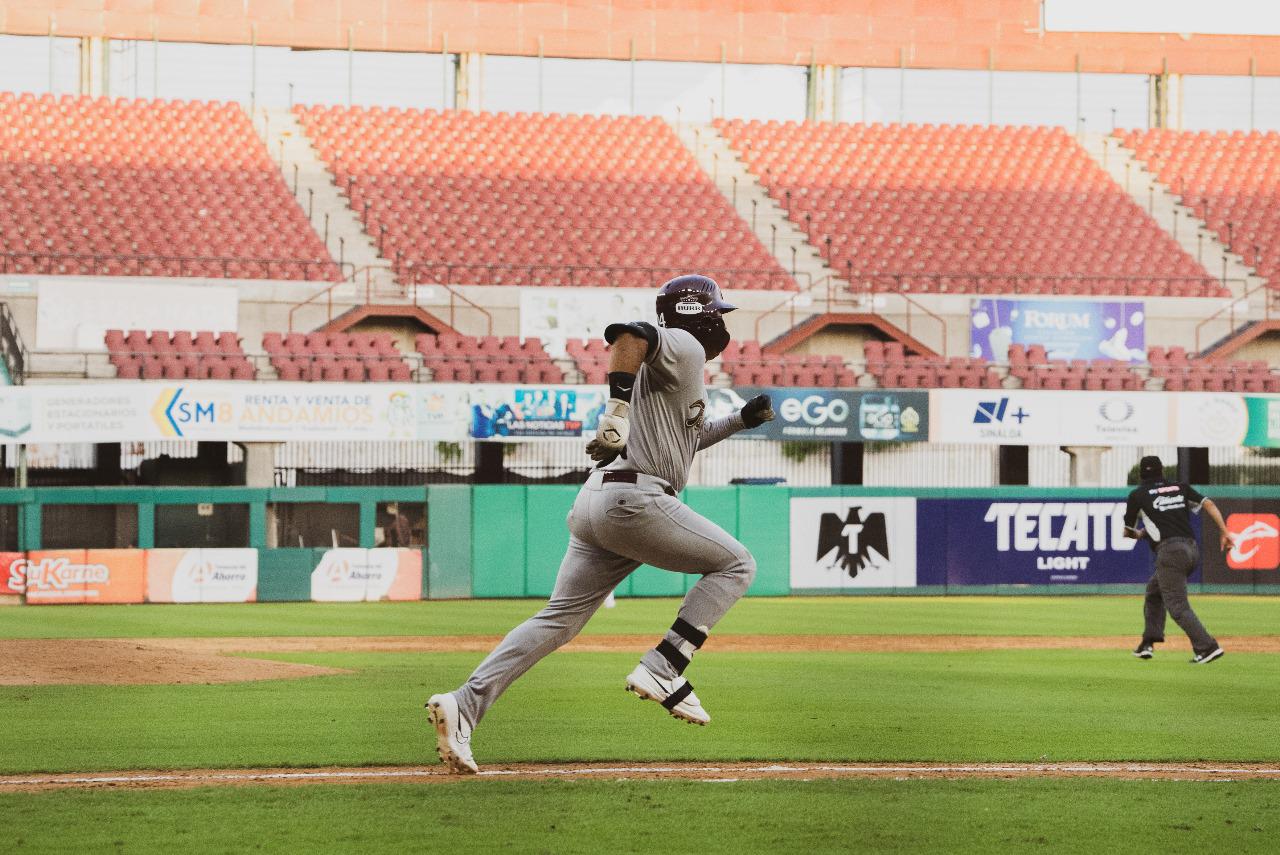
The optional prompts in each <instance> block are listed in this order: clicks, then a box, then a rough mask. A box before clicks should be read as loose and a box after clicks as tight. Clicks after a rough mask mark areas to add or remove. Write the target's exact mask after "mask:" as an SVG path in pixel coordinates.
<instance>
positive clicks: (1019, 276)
mask: <svg viewBox="0 0 1280 855" xmlns="http://www.w3.org/2000/svg"><path fill="white" fill-rule="evenodd" d="M843 278H844V280H845V281H846V282H848V283H849V286H850V289H851V290H852V291H854V292H863V293H869V294H902V293H906V292H912V293H916V294H973V295H991V296H1002V295H1010V294H1012V295H1027V296H1036V297H1043V296H1053V297H1220V296H1221V295H1222V290H1223V289H1224V288H1230V286H1231V285H1238V286H1239V287H1240V288H1241V289H1243V288H1244V287H1245V280H1243V279H1219V278H1217V277H1213V276H1099V275H1092V274H1081V275H1074V274H1072V275H1060V274H1059V275H1049V274H1045V275H1041V274H1036V273H901V272H879V273H875V272H863V271H855V270H853V268H852V265H851V263H850V264H846V266H845V272H844V276H843ZM1183 291H1186V292H1192V291H1194V292H1195V293H1180V292H1183Z"/></svg>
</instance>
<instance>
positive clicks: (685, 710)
mask: <svg viewBox="0 0 1280 855" xmlns="http://www.w3.org/2000/svg"><path fill="white" fill-rule="evenodd" d="M627 691H628V692H630V693H631V694H633V695H635V696H636V697H638V698H640V699H641V700H645V701H657V702H658V703H660V704H662V706H663V708H664V709H666V711H667V712H669V713H671V714H672V715H673V716H675V717H676V718H678V719H680V720H681V721H687V722H689V723H690V724H704V725H705V724H707V723H708V722H710V721H711V716H710V715H709V714H708V713H707V711H706V710H704V709H703V708H702V702H701V701H699V700H698V696H697V695H695V694H694V693H693V686H692V685H690V683H689V681H688V680H686V679H685V678H684V677H676V678H675V679H674V680H666V679H663V678H662V677H659V676H658V675H657V674H655V673H653V672H652V671H650V670H649V669H648V668H646V667H645V665H644V663H643V662H641V663H640V664H639V665H637V666H636V668H635V670H634V671H632V672H631V673H630V674H629V675H628V676H627Z"/></svg>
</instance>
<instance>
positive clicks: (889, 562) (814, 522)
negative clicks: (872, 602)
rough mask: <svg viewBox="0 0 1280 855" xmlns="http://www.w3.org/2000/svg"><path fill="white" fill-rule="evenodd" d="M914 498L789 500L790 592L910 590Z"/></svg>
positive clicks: (913, 578)
mask: <svg viewBox="0 0 1280 855" xmlns="http://www.w3.org/2000/svg"><path fill="white" fill-rule="evenodd" d="M915 586H916V500H915V499H900V498H878V497H851V496H846V497H838V498H800V499H792V500H791V588H792V589H793V590H815V589H827V590H829V589H847V588H914V587H915Z"/></svg>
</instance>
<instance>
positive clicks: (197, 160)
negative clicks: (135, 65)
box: [0, 92, 341, 280]
mask: <svg viewBox="0 0 1280 855" xmlns="http://www.w3.org/2000/svg"><path fill="white" fill-rule="evenodd" d="M5 272H7V273H46V274H66V275H89V274H93V275H109V276H199V277H228V278H250V279H310V280H338V279H340V278H341V277H340V276H339V271H338V268H337V265H335V264H334V263H333V261H332V260H331V259H330V257H329V254H328V253H327V252H326V251H325V248H324V245H323V244H322V243H321V242H320V239H319V237H318V236H317V235H316V234H315V232H314V231H312V229H311V227H310V226H309V225H308V223H307V219H306V216H305V215H304V214H303V212H302V210H301V208H299V207H298V204H297V203H296V202H295V201H294V200H293V198H292V196H291V195H290V194H289V192H288V189H287V188H286V186H285V184H284V181H283V179H282V177H281V175H280V173H279V171H278V170H277V169H276V168H275V166H274V165H273V164H272V163H271V159H270V157H269V156H268V154H267V151H266V148H265V147H264V146H263V145H262V143H261V142H260V141H259V140H258V137H257V136H256V135H255V134H254V131H253V128H252V126H251V125H250V124H249V119H248V117H247V116H246V115H245V113H244V112H243V110H242V109H241V108H240V107H239V106H238V105H235V104H220V103H217V102H213V103H203V102H195V101H193V102H181V101H172V102H166V101H144V100H136V101H135V100H125V99H122V98H121V99H116V100H115V101H111V100H109V99H106V98H82V97H73V96H69V95H64V96H61V97H59V98H56V99H55V98H54V97H53V96H49V95H43V96H39V97H37V96H34V95H31V94H29V93H24V94H22V95H14V94H12V93H8V92H0V273H5Z"/></svg>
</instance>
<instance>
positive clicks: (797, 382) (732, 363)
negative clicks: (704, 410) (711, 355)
mask: <svg viewBox="0 0 1280 855" xmlns="http://www.w3.org/2000/svg"><path fill="white" fill-rule="evenodd" d="M721 365H722V368H723V370H724V372H725V373H726V374H727V375H729V382H730V384H731V385H734V386H820V387H825V388H836V387H851V386H854V385H856V384H857V380H858V378H857V375H856V374H855V373H854V371H853V370H851V369H850V368H849V367H848V366H846V365H845V363H844V360H843V359H842V358H841V357H840V356H838V355H828V356H822V355H819V354H801V353H786V354H782V353H766V352H764V351H763V350H761V348H760V343H759V342H758V341H744V342H736V341H733V342H730V343H729V346H728V347H727V348H726V349H725V351H724V355H723V357H722V362H721Z"/></svg>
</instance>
